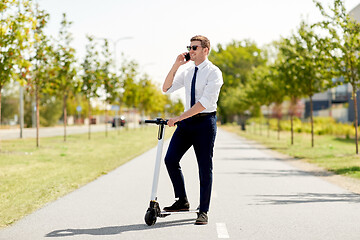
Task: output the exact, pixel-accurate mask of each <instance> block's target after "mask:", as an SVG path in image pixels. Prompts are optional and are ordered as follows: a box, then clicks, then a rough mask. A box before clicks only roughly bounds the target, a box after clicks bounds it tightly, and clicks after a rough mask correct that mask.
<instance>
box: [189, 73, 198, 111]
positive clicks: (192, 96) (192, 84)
mask: <svg viewBox="0 0 360 240" xmlns="http://www.w3.org/2000/svg"><path fill="white" fill-rule="evenodd" d="M197 70H198V67H195V72H194V76H193V78H192V82H191V105H190V107H192V106H194V104H195V83H196V73H197Z"/></svg>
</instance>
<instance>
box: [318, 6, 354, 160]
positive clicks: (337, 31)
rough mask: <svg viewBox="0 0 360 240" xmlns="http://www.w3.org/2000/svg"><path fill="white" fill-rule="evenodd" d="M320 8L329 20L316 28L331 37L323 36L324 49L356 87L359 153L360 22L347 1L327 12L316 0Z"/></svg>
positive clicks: (335, 65)
mask: <svg viewBox="0 0 360 240" xmlns="http://www.w3.org/2000/svg"><path fill="white" fill-rule="evenodd" d="M313 1H314V3H315V4H316V6H317V7H318V8H319V10H320V12H321V14H322V15H323V16H324V17H325V20H324V21H322V22H319V23H317V24H315V26H314V27H321V29H324V30H326V32H327V36H325V37H319V40H322V41H320V42H323V43H324V44H323V46H322V48H323V50H324V52H325V53H326V54H327V56H329V57H330V58H331V59H333V61H334V63H335V64H334V70H335V72H337V75H338V76H339V75H341V76H343V77H344V83H349V84H350V85H351V86H352V89H353V90H352V97H353V100H354V112H355V120H354V126H355V145H356V154H359V148H358V111H357V104H358V103H357V96H356V94H357V92H358V91H359V87H360V81H359V72H360V59H359V52H360V23H359V22H356V21H355V20H354V19H353V18H352V17H351V16H349V14H348V13H347V11H346V9H345V6H344V3H343V1H341V0H334V4H333V6H332V7H330V10H329V12H327V11H326V10H325V9H324V7H323V5H322V4H321V3H320V2H319V1H316V0H313Z"/></svg>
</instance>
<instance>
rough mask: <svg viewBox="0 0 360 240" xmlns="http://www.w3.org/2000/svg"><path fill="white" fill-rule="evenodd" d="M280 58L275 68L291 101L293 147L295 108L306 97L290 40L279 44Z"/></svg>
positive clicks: (292, 138) (294, 50) (283, 39)
mask: <svg viewBox="0 0 360 240" xmlns="http://www.w3.org/2000/svg"><path fill="white" fill-rule="evenodd" d="M276 44H277V47H278V50H279V52H278V56H277V59H276V61H275V67H276V69H277V70H278V73H279V77H280V80H281V81H282V82H283V86H284V89H285V92H286V95H287V96H288V98H289V99H290V109H289V115H290V122H291V145H293V144H294V123H293V119H294V114H295V109H294V106H295V105H296V102H297V101H298V99H300V98H301V97H303V96H304V93H303V89H302V88H301V85H302V79H301V78H299V77H298V75H297V71H296V69H297V64H298V61H297V57H298V56H297V54H296V49H294V47H295V46H294V44H292V43H291V40H290V39H287V38H282V39H281V40H280V41H278V42H277V43H276Z"/></svg>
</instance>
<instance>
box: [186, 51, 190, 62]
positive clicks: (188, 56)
mask: <svg viewBox="0 0 360 240" xmlns="http://www.w3.org/2000/svg"><path fill="white" fill-rule="evenodd" d="M185 60H186V61H189V60H190V53H186V54H185Z"/></svg>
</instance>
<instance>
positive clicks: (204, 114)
mask: <svg viewBox="0 0 360 240" xmlns="http://www.w3.org/2000/svg"><path fill="white" fill-rule="evenodd" d="M215 115H216V111H215V112H209V113H198V114H196V115H194V116H192V117H193V118H200V117H206V116H215Z"/></svg>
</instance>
